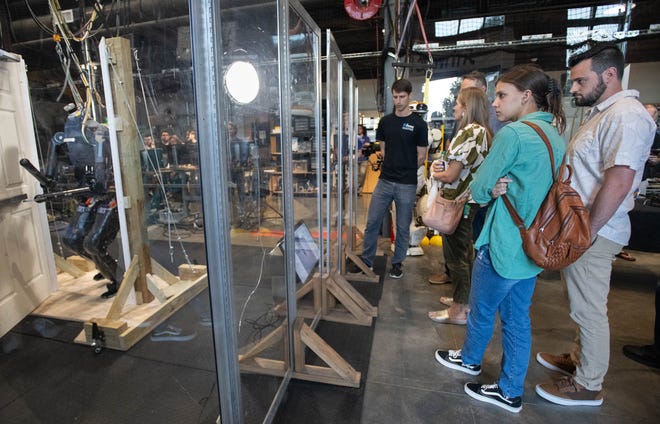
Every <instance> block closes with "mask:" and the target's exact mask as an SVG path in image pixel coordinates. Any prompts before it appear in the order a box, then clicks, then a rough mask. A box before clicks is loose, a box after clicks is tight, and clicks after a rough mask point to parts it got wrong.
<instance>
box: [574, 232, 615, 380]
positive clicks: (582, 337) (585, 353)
mask: <svg viewBox="0 0 660 424" xmlns="http://www.w3.org/2000/svg"><path fill="white" fill-rule="evenodd" d="M622 248H623V246H622V245H620V244H617V243H614V242H613V241H611V240H608V239H606V238H604V237H601V236H597V237H596V240H595V241H594V244H593V245H592V246H591V247H590V248H589V250H587V252H586V253H585V254H584V255H583V256H582V257H581V258H580V259H578V260H577V261H576V262H575V263H573V264H571V265H569V266H568V267H566V268H565V269H564V270H563V271H562V273H561V276H562V280H563V281H564V282H565V283H566V288H567V289H568V300H569V303H570V308H571V318H572V319H573V321H575V323H576V324H577V325H578V334H577V342H578V343H577V346H576V349H575V351H574V352H573V353H572V356H573V358H575V359H577V360H578V362H579V363H578V366H577V369H576V372H575V380H576V381H577V382H578V383H580V384H581V385H583V386H584V387H586V388H587V389H589V390H601V389H602V387H603V380H604V379H605V374H606V373H607V368H608V366H609V362H610V324H609V321H608V319H607V296H608V294H609V292H610V275H611V273H612V261H614V255H616V254H617V253H619V252H620V251H621V249H622Z"/></svg>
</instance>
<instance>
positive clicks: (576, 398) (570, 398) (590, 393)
mask: <svg viewBox="0 0 660 424" xmlns="http://www.w3.org/2000/svg"><path fill="white" fill-rule="evenodd" d="M536 393H537V394H538V395H539V396H541V397H542V398H543V399H545V400H547V401H550V402H552V403H556V404H558V405H565V406H578V405H585V406H600V405H602V404H603V391H602V390H589V389H587V388H586V387H584V386H583V385H581V384H579V383H578V382H577V381H575V380H574V379H573V377H563V378H561V379H559V380H557V381H555V382H554V383H545V384H539V385H537V386H536Z"/></svg>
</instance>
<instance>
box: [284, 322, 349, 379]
mask: <svg viewBox="0 0 660 424" xmlns="http://www.w3.org/2000/svg"><path fill="white" fill-rule="evenodd" d="M300 339H301V340H302V342H303V343H305V345H306V346H307V347H308V348H310V349H312V351H313V352H314V353H316V354H317V355H318V357H319V358H321V359H322V360H323V361H324V362H325V363H326V364H328V365H329V367H330V368H331V369H332V371H334V372H335V373H336V374H337V375H338V376H339V377H340V378H341V381H343V382H345V383H346V385H347V386H350V387H360V373H359V372H357V371H356V370H355V369H354V368H353V367H352V366H351V364H349V363H348V362H346V360H345V359H344V358H342V357H341V355H339V353H337V351H336V350H334V349H333V348H331V347H330V345H328V343H326V341H325V340H323V339H322V338H321V337H320V336H319V335H318V334H316V333H315V332H314V331H313V330H312V329H311V328H309V326H308V325H306V324H305V323H303V324H302V325H301V328H300ZM306 367H309V366H306ZM301 371H307V373H309V372H310V370H298V369H296V372H297V373H299V372H301ZM315 376H317V377H319V379H318V380H316V381H321V382H323V376H320V375H318V374H317V375H315ZM326 377H327V376H326ZM333 380H334V379H333ZM333 384H337V383H336V382H333Z"/></svg>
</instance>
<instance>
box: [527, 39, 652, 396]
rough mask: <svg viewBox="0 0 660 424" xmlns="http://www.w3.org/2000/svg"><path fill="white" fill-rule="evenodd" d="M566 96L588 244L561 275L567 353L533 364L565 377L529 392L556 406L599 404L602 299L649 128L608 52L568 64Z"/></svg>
mask: <svg viewBox="0 0 660 424" xmlns="http://www.w3.org/2000/svg"><path fill="white" fill-rule="evenodd" d="M569 66H570V70H571V80H572V81H573V83H572V86H571V94H572V95H573V98H574V100H575V104H576V105H577V106H587V107H589V109H588V110H587V111H586V113H585V117H584V120H583V122H582V124H581V126H580V128H579V129H578V131H577V133H576V134H575V136H574V137H573V139H572V140H571V141H570V143H569V145H568V148H567V149H566V158H567V161H568V163H570V165H571V166H572V167H573V179H572V183H571V185H572V186H573V188H575V189H576V190H577V191H578V192H579V193H580V196H581V197H582V200H583V202H584V204H585V206H586V207H587V208H588V209H589V217H590V219H591V234H592V238H593V241H592V245H591V247H590V248H589V250H587V252H586V253H585V254H584V255H583V256H582V257H581V258H580V259H578V260H577V261H576V262H575V263H573V264H572V265H569V266H568V267H566V268H565V269H564V270H562V273H561V275H562V280H563V281H564V282H565V283H566V287H567V290H568V299H569V303H570V311H571V312H570V316H571V318H572V319H573V321H575V323H576V324H577V325H578V339H577V346H576V348H575V349H574V350H573V352H572V353H570V354H569V353H564V354H560V355H553V354H549V353H545V352H540V353H538V354H537V355H536V359H537V361H538V362H539V363H540V364H541V365H543V366H545V367H546V368H549V369H551V370H554V371H558V372H561V373H563V374H565V375H567V377H564V378H562V379H560V380H558V381H555V382H553V383H546V384H539V385H537V386H536V392H537V393H538V394H539V395H540V396H541V397H543V398H545V399H546V400H549V401H550V402H553V403H557V404H560V405H592V406H598V405H601V404H602V403H603V390H602V385H603V380H604V378H605V374H606V373H607V368H608V365H609V359H610V329H609V322H608V319H607V296H608V293H609V289H610V274H611V271H612V261H613V260H614V255H616V254H617V253H619V252H620V251H621V248H622V247H623V246H625V245H626V244H627V243H628V239H629V237H630V221H629V219H628V211H629V210H631V209H632V208H633V206H634V200H633V195H632V194H633V190H634V189H635V188H636V187H638V186H639V183H640V181H641V179H642V172H643V170H644V163H645V162H646V159H647V157H648V154H649V150H650V148H651V143H652V142H653V137H654V135H655V129H656V124H655V123H654V122H653V121H652V120H651V117H650V116H649V114H648V112H647V111H646V109H644V106H643V105H642V104H641V103H640V102H639V100H638V97H639V93H638V92H637V91H636V90H623V88H622V85H621V78H622V76H623V66H624V60H623V54H622V53H621V51H620V50H619V49H618V48H617V47H616V46H614V45H611V44H604V45H598V46H596V47H593V48H592V49H590V50H588V51H585V52H583V53H580V54H577V55H575V56H573V57H571V58H570V59H569Z"/></svg>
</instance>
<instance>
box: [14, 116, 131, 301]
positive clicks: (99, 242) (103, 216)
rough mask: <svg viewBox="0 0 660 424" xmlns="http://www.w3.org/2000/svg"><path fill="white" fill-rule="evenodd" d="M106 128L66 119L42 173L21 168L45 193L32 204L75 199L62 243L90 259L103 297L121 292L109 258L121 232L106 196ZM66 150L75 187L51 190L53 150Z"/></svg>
mask: <svg viewBox="0 0 660 424" xmlns="http://www.w3.org/2000/svg"><path fill="white" fill-rule="evenodd" d="M108 141H109V133H108V129H107V127H105V126H104V125H100V124H98V123H96V122H94V121H87V122H86V123H85V122H84V119H83V116H82V114H81V113H80V112H79V111H75V112H73V113H71V114H69V115H68V116H67V119H66V122H65V125H64V132H63V133H61V132H59V133H56V134H55V135H54V136H53V138H52V139H51V145H50V149H49V155H48V163H47V166H46V174H45V175H44V174H42V173H41V172H40V171H39V170H38V169H36V168H35V167H34V166H33V165H32V164H31V163H30V161H29V160H27V159H21V161H20V164H21V166H23V167H24V168H25V169H26V170H27V171H28V172H30V174H32V175H33V176H34V177H35V178H36V179H37V180H38V181H39V182H40V183H41V185H42V187H43V188H44V191H45V194H41V195H37V196H35V198H34V201H36V202H44V201H46V200H49V199H61V198H66V197H76V198H77V199H78V205H77V207H76V210H75V213H74V214H73V216H72V217H71V220H70V222H69V224H68V225H67V228H66V231H65V235H64V238H63V243H64V245H65V246H67V247H68V248H69V249H71V250H72V251H74V252H75V253H76V254H78V255H80V256H82V257H84V258H87V259H89V260H91V261H92V262H93V263H94V264H95V265H96V268H97V269H98V271H99V274H97V275H96V276H95V277H94V279H95V280H97V281H98V280H102V279H107V280H108V281H109V282H108V283H107V284H106V288H107V291H106V292H105V293H103V294H102V295H101V297H102V298H110V297H113V296H114V295H115V294H116V293H117V290H118V289H119V283H118V275H117V261H116V259H115V258H113V257H112V256H111V255H110V254H109V253H108V246H109V245H110V244H111V243H112V241H114V239H115V238H116V236H117V232H118V231H119V213H118V210H117V202H116V199H115V195H114V193H113V192H112V191H109V190H108V189H109V184H110V182H111V181H112V178H110V177H111V175H110V170H111V169H112V168H111V166H110V147H109V145H108V143H107V142H108ZM60 146H62V147H65V148H66V149H65V150H66V155H67V158H68V162H69V165H70V166H71V167H72V169H73V175H74V179H75V182H76V185H77V188H74V189H69V190H63V191H55V189H56V188H57V187H58V185H59V183H58V180H57V175H56V173H57V170H58V166H57V152H56V151H57V150H58V147H60Z"/></svg>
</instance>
